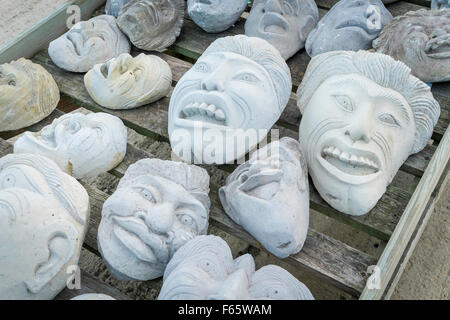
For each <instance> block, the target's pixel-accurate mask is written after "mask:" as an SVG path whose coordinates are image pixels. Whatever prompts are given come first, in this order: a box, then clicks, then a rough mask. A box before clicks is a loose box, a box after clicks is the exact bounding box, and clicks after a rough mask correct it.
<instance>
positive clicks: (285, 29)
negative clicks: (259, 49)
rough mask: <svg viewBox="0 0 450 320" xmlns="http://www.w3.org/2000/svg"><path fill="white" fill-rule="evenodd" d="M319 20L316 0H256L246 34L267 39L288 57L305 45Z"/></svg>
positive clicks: (282, 54)
mask: <svg viewBox="0 0 450 320" xmlns="http://www.w3.org/2000/svg"><path fill="white" fill-rule="evenodd" d="M318 20H319V11H318V9H317V5H316V3H315V2H314V1H313V0H255V1H254V3H253V7H252V10H251V11H250V15H249V16H248V19H247V22H246V23H245V34H246V35H247V36H249V37H259V38H262V39H264V40H267V41H268V42H269V43H270V44H271V45H273V46H274V47H275V48H277V49H278V51H280V54H281V56H282V57H283V58H284V59H285V60H287V59H289V58H290V57H292V56H293V55H294V54H295V53H296V52H297V51H298V50H300V49H301V48H303V47H304V45H305V41H306V38H307V37H308V34H309V33H310V32H311V30H313V28H314V27H315V26H316V24H317V21H318Z"/></svg>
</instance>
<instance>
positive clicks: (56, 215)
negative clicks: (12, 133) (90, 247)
mask: <svg viewBox="0 0 450 320" xmlns="http://www.w3.org/2000/svg"><path fill="white" fill-rule="evenodd" d="M88 221H89V198H88V195H87V192H86V190H85V189H84V188H83V187H82V186H81V185H80V184H79V183H78V182H77V181H76V180H75V179H74V178H72V177H70V176H69V175H67V174H65V173H64V172H62V171H61V170H60V169H59V168H58V167H57V166H56V164H55V163H53V161H51V160H49V159H47V158H45V157H41V156H37V155H30V154H21V155H16V154H11V155H7V156H5V157H3V158H1V159H0V243H1V245H0V257H1V258H0V299H8V300H9V299H37V300H41V299H53V298H54V297H55V296H56V295H57V294H58V293H59V292H60V291H61V290H62V289H64V287H65V286H66V282H67V279H68V278H69V276H70V275H71V274H68V273H67V268H68V267H69V266H72V265H76V264H77V263H78V258H79V256H80V250H81V245H82V244H83V241H84V235H85V233H86V229H87V225H88Z"/></svg>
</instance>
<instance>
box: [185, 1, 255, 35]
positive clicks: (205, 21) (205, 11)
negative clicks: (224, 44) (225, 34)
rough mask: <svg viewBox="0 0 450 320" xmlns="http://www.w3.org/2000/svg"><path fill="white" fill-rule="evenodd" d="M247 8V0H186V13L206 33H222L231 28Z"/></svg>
mask: <svg viewBox="0 0 450 320" xmlns="http://www.w3.org/2000/svg"><path fill="white" fill-rule="evenodd" d="M246 7H247V0H188V13H189V16H190V17H191V18H192V20H194V22H195V23H196V24H197V25H198V26H199V27H200V28H202V29H203V30H205V31H206V32H212V33H216V32H222V31H225V30H226V29H228V28H229V27H231V26H232V25H233V24H234V23H235V22H236V20H237V19H239V17H240V16H241V14H242V12H244V10H245V8H246Z"/></svg>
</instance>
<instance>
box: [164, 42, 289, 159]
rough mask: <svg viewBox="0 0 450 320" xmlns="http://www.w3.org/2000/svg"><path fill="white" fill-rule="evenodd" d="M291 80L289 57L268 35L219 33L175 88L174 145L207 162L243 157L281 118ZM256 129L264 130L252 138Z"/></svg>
mask: <svg viewBox="0 0 450 320" xmlns="http://www.w3.org/2000/svg"><path fill="white" fill-rule="evenodd" d="M291 86H292V84H291V76H290V71H289V68H288V66H287V65H286V62H285V61H284V60H283V58H282V57H281V56H280V54H279V53H278V51H277V50H276V49H275V48H274V47H273V46H271V45H270V44H269V43H268V42H267V41H265V40H262V39H259V38H254V37H247V36H245V35H237V36H233V37H225V38H219V39H217V40H216V41H214V42H213V43H212V44H211V45H210V46H209V47H208V49H206V51H205V52H204V53H203V55H202V56H201V57H200V58H199V59H198V60H197V62H196V63H195V65H194V66H193V67H192V68H191V69H190V70H189V71H188V72H186V74H185V75H184V76H183V77H182V78H181V79H180V81H178V84H177V86H176V87H175V89H174V92H173V94H172V97H171V100H170V106H169V136H170V141H171V145H172V149H173V150H174V152H175V153H176V154H177V155H178V156H180V157H181V158H183V159H184V160H185V161H192V154H193V156H194V161H198V162H209V163H224V162H230V161H233V160H234V159H238V158H240V157H242V156H243V155H245V154H246V153H247V152H248V151H249V150H251V149H252V148H254V147H255V146H256V144H257V143H258V142H259V141H261V140H262V139H263V138H264V137H265V135H266V134H267V131H268V130H269V129H270V128H271V127H272V125H273V124H274V123H275V121H277V120H278V118H279V116H280V114H281V112H282V111H283V109H284V108H285V106H286V104H287V102H288V100H289V96H290V92H291ZM257 130H260V131H258V132H265V133H264V134H260V135H258V136H256V135H255V136H252V137H251V138H249V136H250V134H251V133H253V132H256V131H257ZM247 138H248V139H247ZM246 139H247V141H246ZM180 140H181V142H180ZM211 140H214V141H211ZM236 141H238V142H237V143H236Z"/></svg>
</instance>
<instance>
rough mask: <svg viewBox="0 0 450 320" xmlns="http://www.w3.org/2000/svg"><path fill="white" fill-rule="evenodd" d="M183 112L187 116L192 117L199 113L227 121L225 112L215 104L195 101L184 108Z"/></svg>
mask: <svg viewBox="0 0 450 320" xmlns="http://www.w3.org/2000/svg"><path fill="white" fill-rule="evenodd" d="M182 113H183V114H184V115H185V116H186V117H192V116H195V115H197V114H200V115H203V116H208V117H211V118H215V119H216V120H218V121H225V113H224V112H223V111H222V110H221V109H218V108H217V107H216V106H215V105H213V104H210V105H208V104H207V103H205V102H203V103H199V102H193V103H190V104H188V105H187V106H186V107H185V108H184V109H183V110H182Z"/></svg>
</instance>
